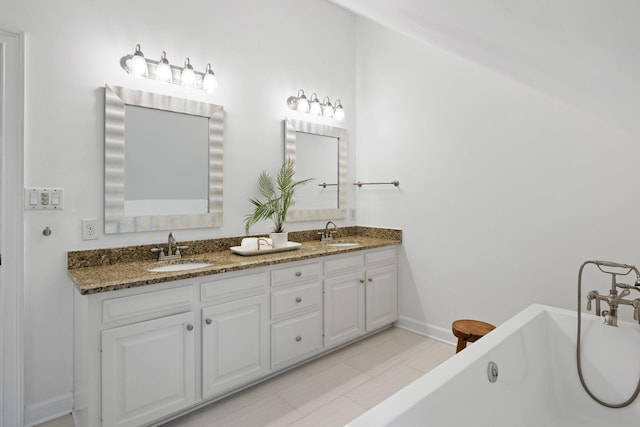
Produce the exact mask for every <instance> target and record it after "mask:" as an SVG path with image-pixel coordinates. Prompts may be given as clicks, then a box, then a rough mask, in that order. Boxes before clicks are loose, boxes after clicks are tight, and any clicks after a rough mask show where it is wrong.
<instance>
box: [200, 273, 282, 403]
mask: <svg viewBox="0 0 640 427" xmlns="http://www.w3.org/2000/svg"><path fill="white" fill-rule="evenodd" d="M266 282H267V278H266V274H265V273H264V272H260V273H257V274H247V275H244V276H238V277H233V278H228V279H221V280H212V281H207V282H206V283H203V284H201V285H200V287H201V300H202V302H203V303H204V304H205V305H206V306H205V307H204V308H202V319H201V320H202V398H203V399H209V398H212V397H215V396H219V395H221V394H223V393H225V392H228V391H230V390H232V389H234V388H238V387H240V386H242V385H245V384H247V383H250V382H251V381H253V380H255V379H256V378H260V377H262V376H264V375H266V374H267V373H268V372H269V336H268V334H269V314H268V310H269V299H268V294H267V293H266ZM250 295H254V296H250ZM247 296H249V297H247ZM209 304H211V305H209Z"/></svg>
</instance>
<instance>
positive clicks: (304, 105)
mask: <svg viewBox="0 0 640 427" xmlns="http://www.w3.org/2000/svg"><path fill="white" fill-rule="evenodd" d="M296 109H297V110H298V111H300V112H301V113H308V112H309V101H308V100H307V97H306V96H304V91H303V90H302V89H300V90H299V91H298V107H297V108H296Z"/></svg>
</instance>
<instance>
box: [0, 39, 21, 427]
mask: <svg viewBox="0 0 640 427" xmlns="http://www.w3.org/2000/svg"><path fill="white" fill-rule="evenodd" d="M0 54H2V58H1V59H0V94H1V97H0V99H1V100H2V101H1V102H2V103H3V105H2V106H1V107H0V114H1V115H2V117H0V120H2V127H1V130H0V131H1V132H2V134H1V135H0V153H1V156H0V161H1V163H0V173H2V177H1V178H0V253H1V254H2V266H0V375H1V376H0V378H2V381H1V382H0V427H10V426H21V425H23V418H24V391H23V387H24V366H23V365H24V333H23V327H24V266H23V265H24V264H23V263H24V254H23V252H24V218H23V211H22V188H23V183H24V35H23V34H22V33H17V32H11V31H5V30H3V29H0Z"/></svg>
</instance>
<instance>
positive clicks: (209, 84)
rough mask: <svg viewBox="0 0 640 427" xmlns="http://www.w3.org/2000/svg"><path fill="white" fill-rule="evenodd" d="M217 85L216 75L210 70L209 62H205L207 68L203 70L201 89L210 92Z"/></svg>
mask: <svg viewBox="0 0 640 427" xmlns="http://www.w3.org/2000/svg"><path fill="white" fill-rule="evenodd" d="M217 87H218V80H217V79H216V75H215V74H213V71H212V70H211V64H207V68H206V69H205V70H204V77H203V78H202V89H204V90H206V91H207V92H209V93H211V92H213V91H214V90H215V89H216V88H217Z"/></svg>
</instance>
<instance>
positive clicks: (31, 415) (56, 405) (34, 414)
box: [24, 393, 73, 427]
mask: <svg viewBox="0 0 640 427" xmlns="http://www.w3.org/2000/svg"><path fill="white" fill-rule="evenodd" d="M72 407H73V394H72V393H68V394H65V395H62V396H59V397H54V398H53V399H49V400H45V401H44V402H40V403H36V404H34V405H26V407H25V408H24V425H25V427H33V426H35V425H38V424H42V423H46V422H47V421H51V420H53V419H56V418H59V417H62V416H65V415H67V414H70V413H71V408H72Z"/></svg>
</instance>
